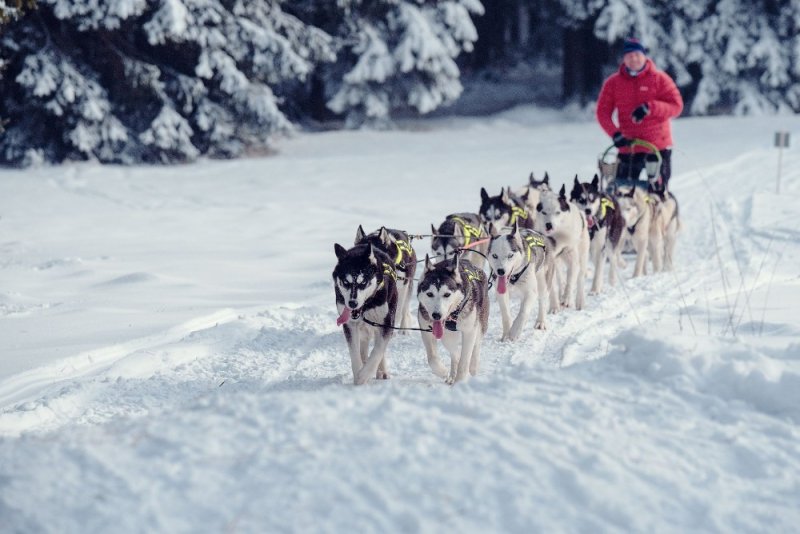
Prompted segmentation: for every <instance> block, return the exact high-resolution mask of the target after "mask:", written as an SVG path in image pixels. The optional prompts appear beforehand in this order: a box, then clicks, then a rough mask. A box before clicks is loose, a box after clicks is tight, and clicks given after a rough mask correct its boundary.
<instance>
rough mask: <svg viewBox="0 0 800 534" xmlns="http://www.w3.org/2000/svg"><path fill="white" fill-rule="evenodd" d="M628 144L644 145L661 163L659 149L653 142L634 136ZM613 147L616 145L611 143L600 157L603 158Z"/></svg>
mask: <svg viewBox="0 0 800 534" xmlns="http://www.w3.org/2000/svg"><path fill="white" fill-rule="evenodd" d="M630 146H643V147H645V148H646V149H648V150H650V152H652V153H653V154H655V155H656V157H657V158H658V162H659V163H661V151H659V150H658V147H657V146H656V145H654V144H653V143H651V142H650V141H645V140H644V139H636V138H634V139H631V144H630ZM615 147H616V145H615V144H613V143H612V144H611V146H609V147H608V148H607V149H606V150H605V152H603V155H602V156H601V159H605V158H606V156H607V155H608V153H609V152H610V151H611V149H612V148H615Z"/></svg>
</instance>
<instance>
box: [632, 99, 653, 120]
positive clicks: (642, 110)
mask: <svg viewBox="0 0 800 534" xmlns="http://www.w3.org/2000/svg"><path fill="white" fill-rule="evenodd" d="M648 115H650V106H648V105H647V104H646V103H645V104H641V105H640V106H639V107H638V108H636V109H634V110H633V113H631V119H632V120H633V122H634V124H639V123H640V122H642V121H643V120H644V118H645V117H647V116H648Z"/></svg>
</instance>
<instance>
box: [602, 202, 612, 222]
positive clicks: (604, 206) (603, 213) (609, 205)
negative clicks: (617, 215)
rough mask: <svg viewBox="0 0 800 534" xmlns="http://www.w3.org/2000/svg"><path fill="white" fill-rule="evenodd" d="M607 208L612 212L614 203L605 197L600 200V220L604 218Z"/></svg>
mask: <svg viewBox="0 0 800 534" xmlns="http://www.w3.org/2000/svg"><path fill="white" fill-rule="evenodd" d="M608 208H611V209H612V210H613V209H614V203H613V202H612V201H611V200H610V199H608V198H606V197H603V198H601V199H600V220H603V219H605V218H606V210H607V209H608Z"/></svg>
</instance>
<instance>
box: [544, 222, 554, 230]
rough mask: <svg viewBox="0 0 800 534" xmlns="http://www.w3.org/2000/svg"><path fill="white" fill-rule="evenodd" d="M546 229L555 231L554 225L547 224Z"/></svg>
mask: <svg viewBox="0 0 800 534" xmlns="http://www.w3.org/2000/svg"><path fill="white" fill-rule="evenodd" d="M544 227H545V228H546V229H548V230H552V229H553V223H545V225H544Z"/></svg>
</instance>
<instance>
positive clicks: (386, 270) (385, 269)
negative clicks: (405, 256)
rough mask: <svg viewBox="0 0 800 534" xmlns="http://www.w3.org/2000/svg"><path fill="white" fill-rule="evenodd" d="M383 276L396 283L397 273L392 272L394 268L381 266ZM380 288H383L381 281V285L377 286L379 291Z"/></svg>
mask: <svg viewBox="0 0 800 534" xmlns="http://www.w3.org/2000/svg"><path fill="white" fill-rule="evenodd" d="M383 274H384V276H386V275H387V274H388V275H389V276H391V277H392V280H394V281H395V282H397V272H396V271H395V270H394V267H392V266H391V265H389V264H388V263H384V264H383ZM382 287H383V280H381V283H380V285H379V286H378V289H380V288H382Z"/></svg>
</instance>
